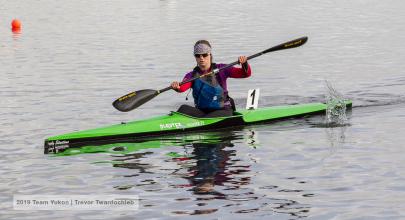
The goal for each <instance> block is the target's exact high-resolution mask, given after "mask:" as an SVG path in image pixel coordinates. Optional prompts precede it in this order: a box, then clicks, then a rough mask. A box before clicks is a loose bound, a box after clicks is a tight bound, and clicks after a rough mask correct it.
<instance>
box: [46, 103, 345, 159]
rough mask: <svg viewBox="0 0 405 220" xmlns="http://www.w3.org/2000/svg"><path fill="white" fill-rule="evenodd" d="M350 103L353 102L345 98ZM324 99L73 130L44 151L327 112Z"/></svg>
mask: <svg viewBox="0 0 405 220" xmlns="http://www.w3.org/2000/svg"><path fill="white" fill-rule="evenodd" d="M345 104H346V106H347V107H351V105H352V102H351V101H346V102H345ZM326 109H327V105H326V104H324V103H309V104H299V105H286V106H273V107H267V108H260V109H255V110H238V111H236V112H235V114H234V115H233V116H230V117H218V118H195V117H191V116H188V115H184V114H182V113H179V112H171V113H170V114H168V115H163V116H158V117H154V118H150V119H145V120H138V121H132V122H128V123H122V124H116V125H111V126H107V127H102V128H96V129H90V130H84V131H78V132H72V133H67V134H62V135H57V136H53V137H49V138H47V139H46V140H45V145H44V153H45V154H48V153H58V152H62V151H64V150H65V149H67V148H74V147H81V146H85V145H88V144H93V145H94V144H107V143H114V142H118V141H122V140H129V139H134V138H139V137H146V136H156V135H167V134H174V133H181V132H192V131H197V130H198V131H207V130H217V129H223V128H228V127H235V126H243V125H249V124H255V123H264V122H270V121H275V120H281V119H286V118H293V117H299V116H305V115H310V114H320V113H325V111H326Z"/></svg>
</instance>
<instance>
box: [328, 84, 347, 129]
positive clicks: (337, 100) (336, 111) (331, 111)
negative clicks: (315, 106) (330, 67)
mask: <svg viewBox="0 0 405 220" xmlns="http://www.w3.org/2000/svg"><path fill="white" fill-rule="evenodd" d="M325 82H326V86H327V89H328V93H327V95H326V104H327V108H326V124H327V125H332V126H333V125H336V126H339V125H340V126H341V125H346V124H347V122H348V120H347V117H346V103H345V101H347V100H346V99H345V98H344V97H343V95H342V94H341V93H339V92H338V91H336V89H335V88H333V86H332V85H331V84H330V83H329V82H328V81H325Z"/></svg>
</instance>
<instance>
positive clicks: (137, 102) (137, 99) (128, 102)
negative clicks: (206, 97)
mask: <svg viewBox="0 0 405 220" xmlns="http://www.w3.org/2000/svg"><path fill="white" fill-rule="evenodd" d="M307 40H308V37H301V38H298V39H295V40H292V41H288V42H286V43H282V44H280V45H277V46H274V47H271V48H269V49H267V50H264V51H262V52H260V53H256V54H253V55H251V56H249V57H247V59H248V60H250V59H253V58H255V57H258V56H261V55H263V54H266V53H269V52H273V51H278V50H284V49H290V48H295V47H299V46H301V45H303V44H305V42H307ZM238 63H239V61H235V62H233V63H230V64H228V65H226V66H224V67H221V68H219V69H215V70H213V71H211V72H209V73H207V74H203V75H200V76H197V77H194V78H192V79H189V80H186V81H183V82H181V83H180V85H183V84H185V83H188V82H192V81H194V80H196V79H199V78H201V77H204V76H208V75H211V74H214V75H215V74H217V73H218V72H219V71H221V70H223V69H226V68H229V67H231V66H234V65H236V64H238ZM171 89H173V88H172V87H171V86H168V87H166V88H164V89H161V90H152V89H143V90H139V91H135V92H131V93H128V94H126V95H124V96H122V97H120V98H118V99H117V100H115V101H114V102H113V106H114V107H115V108H116V109H118V110H119V111H122V112H128V111H131V110H133V109H135V108H137V107H139V106H141V105H142V104H144V103H145V102H148V101H149V100H151V99H153V98H155V97H156V96H157V95H159V94H160V93H163V92H166V91H168V90H171Z"/></svg>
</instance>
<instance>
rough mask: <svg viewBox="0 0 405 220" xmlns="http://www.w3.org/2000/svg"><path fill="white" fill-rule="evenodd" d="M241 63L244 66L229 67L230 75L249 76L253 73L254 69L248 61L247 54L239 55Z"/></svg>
mask: <svg viewBox="0 0 405 220" xmlns="http://www.w3.org/2000/svg"><path fill="white" fill-rule="evenodd" d="M239 63H240V64H241V65H242V68H237V67H231V68H229V77H231V78H247V77H249V76H251V75H252V70H251V68H250V65H249V64H248V62H247V58H246V57H245V56H240V57H239Z"/></svg>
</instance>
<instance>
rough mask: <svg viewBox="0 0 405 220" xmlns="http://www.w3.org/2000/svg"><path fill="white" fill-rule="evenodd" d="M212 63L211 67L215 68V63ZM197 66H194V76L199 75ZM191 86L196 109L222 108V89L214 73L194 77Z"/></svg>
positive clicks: (223, 98)
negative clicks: (197, 77)
mask: <svg viewBox="0 0 405 220" xmlns="http://www.w3.org/2000/svg"><path fill="white" fill-rule="evenodd" d="M212 65H213V68H216V65H215V64H212ZM197 68H198V67H196V68H194V77H196V76H199V75H200V74H199V73H198V71H197V70H198V69H197ZM192 88H193V98H194V104H195V107H197V108H198V109H203V110H218V109H223V108H224V101H225V95H224V89H223V88H222V87H221V85H220V84H219V83H218V80H217V77H216V76H215V75H210V76H206V77H202V78H199V79H196V80H195V81H194V82H193V87H192Z"/></svg>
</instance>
